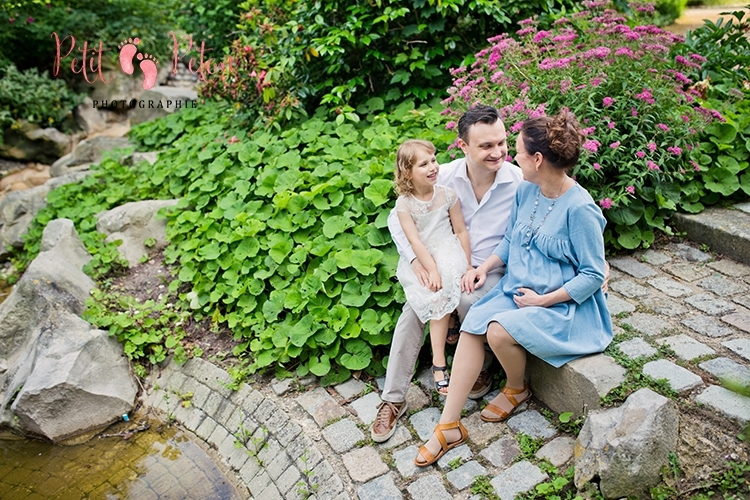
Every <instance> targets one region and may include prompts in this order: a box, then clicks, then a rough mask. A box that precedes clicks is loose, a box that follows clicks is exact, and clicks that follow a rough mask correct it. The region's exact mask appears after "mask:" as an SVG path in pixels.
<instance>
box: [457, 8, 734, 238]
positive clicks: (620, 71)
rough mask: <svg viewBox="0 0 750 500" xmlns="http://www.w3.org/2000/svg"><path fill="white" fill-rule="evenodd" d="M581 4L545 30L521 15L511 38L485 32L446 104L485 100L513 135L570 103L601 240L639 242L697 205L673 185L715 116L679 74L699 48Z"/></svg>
mask: <svg viewBox="0 0 750 500" xmlns="http://www.w3.org/2000/svg"><path fill="white" fill-rule="evenodd" d="M584 6H585V7H586V8H587V9H588V10H585V11H582V12H576V13H572V14H571V15H569V16H567V17H561V18H559V19H558V20H556V21H555V22H554V23H553V24H552V28H551V29H550V30H540V29H538V27H537V23H536V22H535V20H533V19H527V20H525V21H522V22H521V23H520V24H521V29H520V30H518V31H517V32H516V35H517V36H518V38H519V40H520V41H518V40H516V39H513V38H511V37H510V36H508V35H506V34H503V35H500V36H496V37H494V38H491V39H490V40H489V41H490V42H491V43H492V46H490V47H488V48H486V49H484V50H482V51H480V52H479V53H478V54H476V59H477V60H476V62H475V63H474V64H473V65H472V66H471V67H470V68H458V69H455V70H453V75H454V77H455V80H454V82H453V86H452V87H451V88H450V89H448V93H449V94H450V97H448V98H447V99H446V100H445V101H444V104H446V105H447V106H448V109H447V110H446V113H447V114H450V115H451V116H458V115H460V114H461V113H462V112H463V111H464V110H465V109H466V108H467V107H469V106H472V105H474V104H476V103H479V102H482V103H487V104H492V105H495V106H497V107H498V108H499V109H500V111H501V114H502V116H503V118H504V120H505V122H506V125H507V127H508V129H509V131H510V133H511V135H512V134H514V133H517V132H518V131H519V130H520V129H521V126H522V125H523V121H524V120H526V119H528V118H531V117H534V116H538V115H543V114H545V113H549V114H554V113H557V112H558V111H559V110H560V109H561V108H563V107H567V108H569V109H570V110H571V111H572V112H573V113H574V114H575V115H576V116H577V117H578V119H579V120H580V121H581V124H582V126H583V127H585V128H584V129H583V133H584V135H585V136H586V140H585V142H584V144H583V148H584V150H585V151H584V153H585V154H583V155H582V156H581V160H580V161H579V163H578V165H576V167H575V169H574V171H573V175H574V176H575V178H576V179H577V180H578V182H580V183H581V185H583V186H584V187H585V188H586V189H588V190H589V192H590V193H591V195H592V196H593V197H594V199H596V200H597V201H598V202H599V205H600V206H601V207H602V209H603V211H604V214H605V216H606V217H607V219H608V220H609V222H610V224H609V225H608V228H607V231H606V233H605V241H606V242H607V243H608V244H609V245H612V246H613V247H614V248H629V249H631V248H636V247H638V246H640V245H643V246H646V247H647V246H649V245H650V244H651V243H652V242H653V240H654V229H660V230H662V231H665V232H667V233H670V232H671V230H670V228H669V226H667V225H666V222H665V221H666V219H667V218H668V217H669V216H670V215H671V214H672V212H673V211H674V210H675V209H677V208H678V206H681V208H683V209H686V210H691V211H696V210H698V209H699V208H702V207H699V206H697V205H694V204H692V203H691V202H690V200H687V201H686V202H684V203H683V201H682V199H681V189H680V187H681V186H682V185H686V184H688V183H690V182H691V180H692V179H693V177H694V176H695V175H696V171H697V170H700V169H701V167H700V166H698V164H697V163H696V164H692V163H689V155H690V154H691V150H692V149H693V148H694V146H695V145H696V144H697V142H698V137H697V134H698V131H700V130H702V129H704V128H705V127H706V126H707V125H708V124H709V123H711V122H713V121H715V120H721V119H722V118H721V116H720V115H719V113H717V112H716V111H713V110H708V109H704V108H703V107H701V106H700V105H699V104H698V102H697V101H696V98H697V97H698V96H699V95H700V94H699V93H698V92H697V91H696V90H694V89H692V88H691V87H690V84H691V83H692V82H691V80H690V79H689V78H688V77H687V76H685V74H684V72H685V70H686V69H690V68H693V67H694V66H698V65H699V64H700V63H701V62H702V61H704V60H705V59H704V57H703V56H701V55H699V54H695V53H690V54H688V55H687V56H678V57H676V58H671V57H669V50H670V47H671V46H673V45H674V44H676V43H678V42H680V41H682V37H680V36H677V35H673V34H670V33H668V32H665V31H663V30H661V29H660V28H658V27H656V26H653V25H641V24H638V25H633V26H632V27H631V26H630V25H629V24H628V23H627V19H626V18H625V17H623V16H622V15H620V14H619V13H617V12H616V11H614V10H611V9H607V8H605V7H606V6H605V2H584ZM631 7H632V8H633V9H634V11H637V12H638V16H647V15H650V14H651V13H652V12H653V7H652V6H650V5H647V4H631ZM638 20H640V18H637V19H636V21H638ZM511 144H512V142H511Z"/></svg>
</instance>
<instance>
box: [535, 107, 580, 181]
mask: <svg viewBox="0 0 750 500" xmlns="http://www.w3.org/2000/svg"><path fill="white" fill-rule="evenodd" d="M521 138H522V140H523V144H524V146H525V147H526V151H527V152H528V153H529V154H531V155H533V154H535V153H541V154H542V156H544V158H545V159H546V160H547V161H548V162H549V164H550V165H552V166H553V167H555V168H562V169H570V168H572V167H573V166H574V165H575V164H576V162H577V161H578V158H579V157H580V156H581V145H582V144H583V134H581V127H580V125H579V124H578V120H577V119H576V117H575V116H574V115H573V113H571V112H570V111H568V110H562V111H560V112H559V113H558V114H557V116H554V117H550V116H539V117H536V118H532V119H530V120H527V121H525V122H524V124H523V127H521Z"/></svg>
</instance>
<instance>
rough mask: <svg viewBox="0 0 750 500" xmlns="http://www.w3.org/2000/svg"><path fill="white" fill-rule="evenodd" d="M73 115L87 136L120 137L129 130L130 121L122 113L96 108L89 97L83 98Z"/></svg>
mask: <svg viewBox="0 0 750 500" xmlns="http://www.w3.org/2000/svg"><path fill="white" fill-rule="evenodd" d="M75 117H76V121H77V122H78V125H80V127H81V128H82V129H83V130H84V131H85V132H86V136H87V137H94V136H97V135H106V136H108V137H122V136H124V135H125V134H127V132H128V131H129V130H130V123H129V122H128V119H127V116H126V115H125V114H124V113H118V112H116V111H112V110H109V109H106V108H98V107H96V106H94V101H93V99H91V98H90V97H86V98H84V99H83V102H82V103H81V104H79V105H78V106H77V107H76V109H75Z"/></svg>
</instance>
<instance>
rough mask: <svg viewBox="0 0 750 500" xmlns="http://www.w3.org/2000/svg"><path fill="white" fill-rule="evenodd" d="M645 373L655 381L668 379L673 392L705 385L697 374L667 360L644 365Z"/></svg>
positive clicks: (658, 360)
mask: <svg viewBox="0 0 750 500" xmlns="http://www.w3.org/2000/svg"><path fill="white" fill-rule="evenodd" d="M643 373H645V374H646V375H648V376H649V377H652V378H655V379H661V378H664V379H667V381H668V382H669V386H670V387H671V388H672V390H674V391H677V392H682V391H686V390H688V389H692V388H693V387H697V386H699V385H701V384H702V383H703V379H701V378H700V377H699V376H698V375H696V374H695V373H693V372H691V371H690V370H687V369H685V368H683V367H681V366H679V365H676V364H674V363H672V362H671V361H667V360H666V359H657V360H656V361H649V362H648V363H646V364H645V365H643Z"/></svg>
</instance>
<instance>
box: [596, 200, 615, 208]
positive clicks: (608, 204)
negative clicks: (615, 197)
mask: <svg viewBox="0 0 750 500" xmlns="http://www.w3.org/2000/svg"><path fill="white" fill-rule="evenodd" d="M599 205H600V206H601V207H602V208H603V209H604V210H609V209H610V208H612V199H611V198H603V199H601V200H599Z"/></svg>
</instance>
